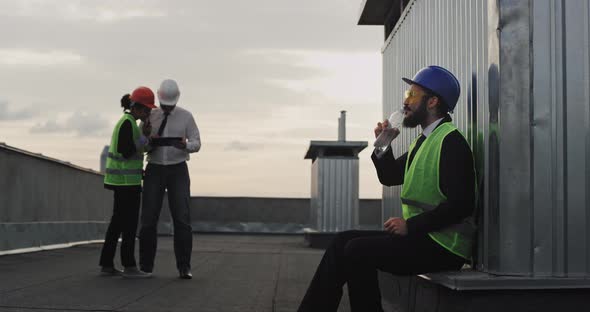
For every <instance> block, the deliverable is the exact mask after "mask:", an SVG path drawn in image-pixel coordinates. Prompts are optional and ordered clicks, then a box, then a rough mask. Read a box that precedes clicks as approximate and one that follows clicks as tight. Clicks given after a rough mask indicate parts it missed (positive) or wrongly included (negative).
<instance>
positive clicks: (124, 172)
mask: <svg viewBox="0 0 590 312" xmlns="http://www.w3.org/2000/svg"><path fill="white" fill-rule="evenodd" d="M126 120H129V121H130V122H131V128H132V129H133V142H137V140H138V139H139V136H140V133H139V127H138V126H137V122H136V121H135V118H133V116H131V115H130V114H124V115H123V117H121V119H119V121H118V122H117V125H116V126H115V130H113V136H112V137H111V146H109V154H108V156H107V165H106V171H105V175H104V183H105V184H109V185H117V186H127V185H141V175H142V169H143V153H141V151H139V150H138V152H137V153H136V154H135V155H133V156H131V157H130V158H124V157H123V155H122V154H121V153H119V152H117V150H118V146H119V131H120V130H121V125H122V124H123V122H125V121H126Z"/></svg>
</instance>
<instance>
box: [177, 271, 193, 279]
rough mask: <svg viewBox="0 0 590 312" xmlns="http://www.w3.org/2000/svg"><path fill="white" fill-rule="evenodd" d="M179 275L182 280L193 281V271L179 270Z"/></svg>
mask: <svg viewBox="0 0 590 312" xmlns="http://www.w3.org/2000/svg"><path fill="white" fill-rule="evenodd" d="M178 274H179V275H180V278H182V279H191V278H193V275H192V274H191V269H179V270H178Z"/></svg>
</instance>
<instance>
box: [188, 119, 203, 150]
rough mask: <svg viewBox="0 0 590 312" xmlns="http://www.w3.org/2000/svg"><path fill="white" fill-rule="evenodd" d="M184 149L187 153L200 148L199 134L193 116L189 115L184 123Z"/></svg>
mask: <svg viewBox="0 0 590 312" xmlns="http://www.w3.org/2000/svg"><path fill="white" fill-rule="evenodd" d="M186 136H187V143H186V150H187V151H188V152H189V153H196V152H198V151H199V150H200V149H201V134H200V133H199V128H198V127H197V123H196V122H195V119H194V118H193V116H190V118H189V120H188V122H187V125H186Z"/></svg>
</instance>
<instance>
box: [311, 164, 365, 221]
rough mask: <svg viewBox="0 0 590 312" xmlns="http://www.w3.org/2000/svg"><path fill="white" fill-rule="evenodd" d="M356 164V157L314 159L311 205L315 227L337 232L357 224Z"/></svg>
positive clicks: (357, 189) (357, 171)
mask: <svg viewBox="0 0 590 312" xmlns="http://www.w3.org/2000/svg"><path fill="white" fill-rule="evenodd" d="M358 166H359V161H358V158H338V157H331V158H321V157H320V158H317V159H316V160H315V161H314V163H313V165H312V198H311V207H312V220H314V221H315V223H314V225H315V226H316V229H317V230H319V231H322V232H337V231H344V230H350V229H354V228H357V227H358V220H359V218H358V207H359V182H358V181H359V176H358V175H359V167H358ZM314 180H315V181H314ZM314 190H317V191H314Z"/></svg>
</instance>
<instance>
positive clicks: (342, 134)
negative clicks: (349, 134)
mask: <svg viewBox="0 0 590 312" xmlns="http://www.w3.org/2000/svg"><path fill="white" fill-rule="evenodd" d="M338 141H341V142H344V141H346V111H340V118H338Z"/></svg>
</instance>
